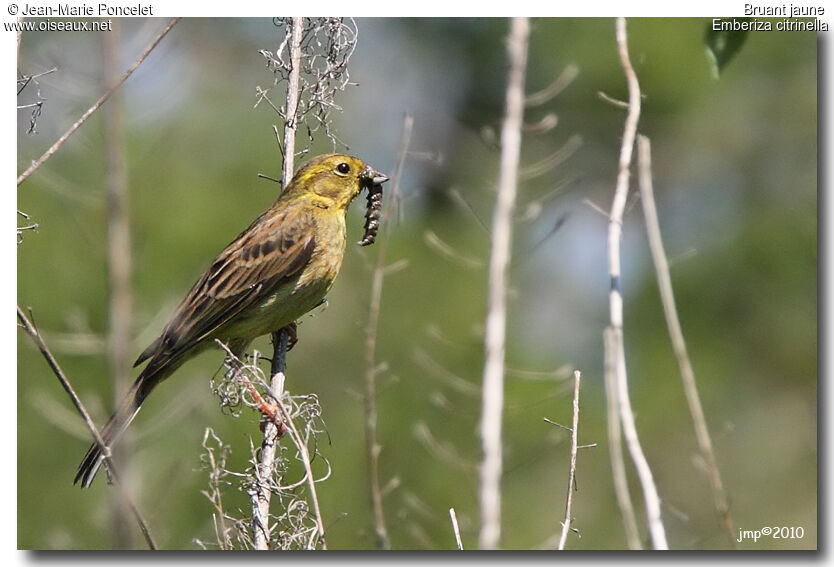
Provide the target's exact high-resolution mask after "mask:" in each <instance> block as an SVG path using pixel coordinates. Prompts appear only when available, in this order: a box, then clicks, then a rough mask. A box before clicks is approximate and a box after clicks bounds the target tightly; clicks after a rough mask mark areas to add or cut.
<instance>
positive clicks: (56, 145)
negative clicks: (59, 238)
mask: <svg viewBox="0 0 834 567" xmlns="http://www.w3.org/2000/svg"><path fill="white" fill-rule="evenodd" d="M179 20H180V19H179V18H174V19H172V20H171V21H170V22H169V23H168V25H167V26H165V29H164V30H162V31H161V32H160V33H159V35H158V36H156V39H154V40H153V41H152V42H151V44H150V45H149V46H148V47H147V48H146V49H145V51H143V52H142V54H141V55H140V56H139V58H138V59H137V60H136V61H134V62H133V65H131V66H130V67H129V68H128V70H127V71H125V72H124V74H122V76H121V77H120V78H119V80H118V81H116V84H114V85H113V86H112V87H110V88H109V89H107V91H106V92H105V93H104V94H103V95H101V98H99V99H98V100H97V101H96V102H95V104H93V106H91V107H90V108H88V109H87V111H86V112H85V113H84V114H82V115H81V118H79V119H78V120H76V121H75V124H73V125H72V126H70V128H69V130H67V131H66V132H64V134H63V135H62V136H61V137H60V138H58V140H57V141H56V142H55V143H54V144H52V146H51V147H50V148H49V149H48V150H46V151H45V152H44V154H43V155H42V156H41V157H39V158H38V159H37V160H35V161H33V162H32V165H30V166H29V167H28V168H27V169H26V171H24V172H23V173H21V174H20V177H18V178H17V185H18V186H20V184H21V183H23V182H24V181H26V179H27V178H28V177H29V176H30V175H32V173H34V172H35V170H37V169H38V168H39V167H40V166H42V165H43V163H44V162H45V161H46V160H48V159H49V158H50V157H52V154H54V153H55V152H56V151H58V148H60V147H61V146H62V145H63V144H64V142H66V141H67V138H69V137H70V136H72V135H73V134H74V133H75V131H76V130H78V128H80V127H81V125H82V124H84V122H86V120H87V119H88V118H89V117H90V116H91V115H92V114H93V113H94V112H95V111H96V110H98V109H99V108H100V107H101V105H102V104H104V103H105V102H106V101H107V99H108V98H110V95H112V94H113V92H114V91H115V90H116V89H117V88H119V87H120V86H121V84H122V83H124V82H125V81H126V80H127V78H128V77H130V76H131V75H132V74H133V72H134V71H135V70H136V68H137V67H139V65H141V64H142V61H144V60H145V58H146V57H147V56H148V54H150V52H151V51H153V48H154V47H156V45H157V44H158V43H159V42H160V41H162V38H163V37H165V35H166V34H167V33H168V32H169V31H171V28H172V27H174V25H175V24H176V23H177V22H178V21H179Z"/></svg>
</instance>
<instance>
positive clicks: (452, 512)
mask: <svg viewBox="0 0 834 567" xmlns="http://www.w3.org/2000/svg"><path fill="white" fill-rule="evenodd" d="M449 517H450V518H451V519H452V531H453V532H454V533H455V543H456V544H457V546H458V551H463V542H462V541H461V539H460V527H459V526H458V516H457V514H455V509H454V508H449Z"/></svg>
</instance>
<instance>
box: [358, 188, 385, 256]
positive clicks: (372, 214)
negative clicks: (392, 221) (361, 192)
mask: <svg viewBox="0 0 834 567" xmlns="http://www.w3.org/2000/svg"><path fill="white" fill-rule="evenodd" d="M381 218H382V184H378V185H372V186H371V187H369V188H368V210H367V211H365V235H364V236H363V237H362V240H360V241H359V242H357V244H358V245H359V246H368V245H370V244H373V243H374V241H375V240H376V233H377V231H378V230H379V221H380V219H381Z"/></svg>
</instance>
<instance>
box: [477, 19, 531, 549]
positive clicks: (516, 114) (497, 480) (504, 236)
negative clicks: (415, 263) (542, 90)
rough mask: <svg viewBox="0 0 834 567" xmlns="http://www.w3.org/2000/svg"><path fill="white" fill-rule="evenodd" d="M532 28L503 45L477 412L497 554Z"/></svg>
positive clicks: (516, 30)
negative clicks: (515, 222) (515, 221)
mask: <svg viewBox="0 0 834 567" xmlns="http://www.w3.org/2000/svg"><path fill="white" fill-rule="evenodd" d="M529 35H530V24H529V21H528V20H527V18H513V19H512V23H511V27H510V35H509V38H508V41H507V54H508V57H509V62H510V69H509V77H508V84H507V93H506V115H505V117H504V122H503V125H502V127H501V163H500V172H499V179H498V196H497V200H496V205H495V211H494V213H493V219H492V242H491V250H490V258H489V296H488V305H487V316H486V331H485V340H484V358H485V360H484V379H483V400H482V410H481V424H480V429H481V442H482V454H483V456H482V461H481V465H480V470H479V476H480V512H481V519H480V521H481V525H480V532H479V535H478V545H479V547H480V548H481V549H495V548H497V547H498V542H499V539H500V536H501V468H502V467H501V460H502V457H501V425H502V423H501V422H502V419H503V410H504V349H505V339H506V319H507V272H508V268H509V264H510V247H511V243H512V218H513V209H514V208H515V200H516V191H517V184H518V166H519V156H520V153H521V127H522V119H523V113H524V74H525V70H526V66H527V44H528V38H529Z"/></svg>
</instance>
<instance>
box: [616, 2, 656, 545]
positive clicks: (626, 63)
mask: <svg viewBox="0 0 834 567" xmlns="http://www.w3.org/2000/svg"><path fill="white" fill-rule="evenodd" d="M616 37H617V47H618V51H619V55H620V63H621V65H622V67H623V71H624V73H625V75H626V80H627V81H628V116H627V117H626V121H625V128H624V131H623V141H622V146H621V147H620V161H619V172H618V174H617V186H616V189H615V192H614V201H613V203H612V205H611V213H610V216H609V223H608V268H609V275H610V276H611V293H610V300H609V301H610V303H609V307H610V314H611V325H610V327H609V328H610V330H611V331H610V332H611V340H610V341H609V342H608V343H607V346H610V348H612V349H613V350H612V352H611V353H609V355H610V356H612V357H613V359H612V360H613V365H614V374H615V376H616V378H617V380H616V382H617V402H618V404H617V407H618V410H619V414H620V421H621V422H622V425H623V435H624V437H625V440H626V445H627V446H628V450H629V453H630V454H631V459H632V461H633V462H634V468H635V469H636V471H637V476H638V478H639V479H640V485H641V487H642V489H643V498H644V499H645V503H646V517H647V518H646V519H647V522H648V525H649V533H650V535H651V539H652V545H653V546H654V548H655V549H668V547H669V546H668V544H667V543H666V531H665V528H664V527H663V521H662V519H661V516H660V497H659V496H658V494H657V486H655V483H654V478H653V477H652V471H651V468H650V467H649V463H648V461H647V460H646V456H645V454H644V453H643V448H642V447H641V445H640V439H639V437H638V435H637V427H636V425H635V423H634V413H633V412H632V409H631V400H630V399H629V395H628V377H627V375H626V363H625V347H624V344H623V298H622V292H621V289H620V274H621V266H620V239H621V237H622V231H623V213H624V211H625V206H626V200H627V197H628V181H629V175H630V171H629V168H630V167H631V157H632V152H633V148H634V138H635V136H636V134H637V122H638V120H639V118H640V84H639V83H638V81H637V75H636V74H635V73H634V68H633V67H632V66H631V61H630V60H629V56H628V38H627V35H626V22H625V19H624V18H617V34H616Z"/></svg>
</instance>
